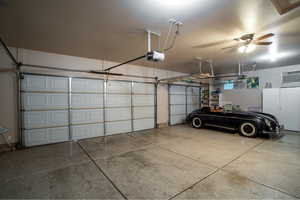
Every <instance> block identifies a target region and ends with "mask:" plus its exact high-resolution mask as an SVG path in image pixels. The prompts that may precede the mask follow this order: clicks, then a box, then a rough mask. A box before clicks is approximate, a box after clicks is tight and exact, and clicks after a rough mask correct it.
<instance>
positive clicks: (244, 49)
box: [238, 44, 256, 53]
mask: <svg viewBox="0 0 300 200" xmlns="http://www.w3.org/2000/svg"><path fill="white" fill-rule="evenodd" d="M255 49H256V45H255V44H248V45H244V46H240V47H239V48H238V51H239V52H240V53H250V52H252V51H254V50H255Z"/></svg>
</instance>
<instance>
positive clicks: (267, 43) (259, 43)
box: [254, 42, 273, 45]
mask: <svg viewBox="0 0 300 200" xmlns="http://www.w3.org/2000/svg"><path fill="white" fill-rule="evenodd" d="M272 43H273V42H254V44H256V45H271V44H272Z"/></svg>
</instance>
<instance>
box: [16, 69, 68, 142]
mask: <svg viewBox="0 0 300 200" xmlns="http://www.w3.org/2000/svg"><path fill="white" fill-rule="evenodd" d="M68 91H69V82H68V78H64V77H52V76H35V75H26V76H24V78H23V79H22V81H21V101H22V102H21V103H22V108H21V109H22V111H23V112H22V115H23V117H22V118H23V126H22V128H23V140H24V143H25V145H26V146H35V145H42V144H49V143H56V142H63V141H68V140H69V126H68V124H69V116H68V101H69V98H68Z"/></svg>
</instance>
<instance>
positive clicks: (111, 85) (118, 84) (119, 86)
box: [107, 81, 131, 94]
mask: <svg viewBox="0 0 300 200" xmlns="http://www.w3.org/2000/svg"><path fill="white" fill-rule="evenodd" d="M107 93H117V94H130V93H131V82H122V81H108V82H107Z"/></svg>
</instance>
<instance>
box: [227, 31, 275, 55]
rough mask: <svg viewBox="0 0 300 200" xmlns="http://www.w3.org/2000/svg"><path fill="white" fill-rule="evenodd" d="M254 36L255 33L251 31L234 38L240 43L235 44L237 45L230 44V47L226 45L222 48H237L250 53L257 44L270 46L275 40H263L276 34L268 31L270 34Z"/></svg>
mask: <svg viewBox="0 0 300 200" xmlns="http://www.w3.org/2000/svg"><path fill="white" fill-rule="evenodd" d="M254 36H255V33H250V34H245V35H243V36H241V37H239V38H235V39H233V40H235V41H237V42H238V44H235V45H233V46H229V47H225V48H222V49H223V50H225V49H235V48H237V49H238V50H239V51H240V52H241V53H245V52H246V53H249V52H251V51H253V50H254V49H255V47H256V46H257V45H260V46H268V45H271V44H272V43H273V42H263V41H262V40H265V39H268V38H271V37H273V36H274V34H273V33H268V34H265V35H263V36H260V37H257V38H254Z"/></svg>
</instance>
